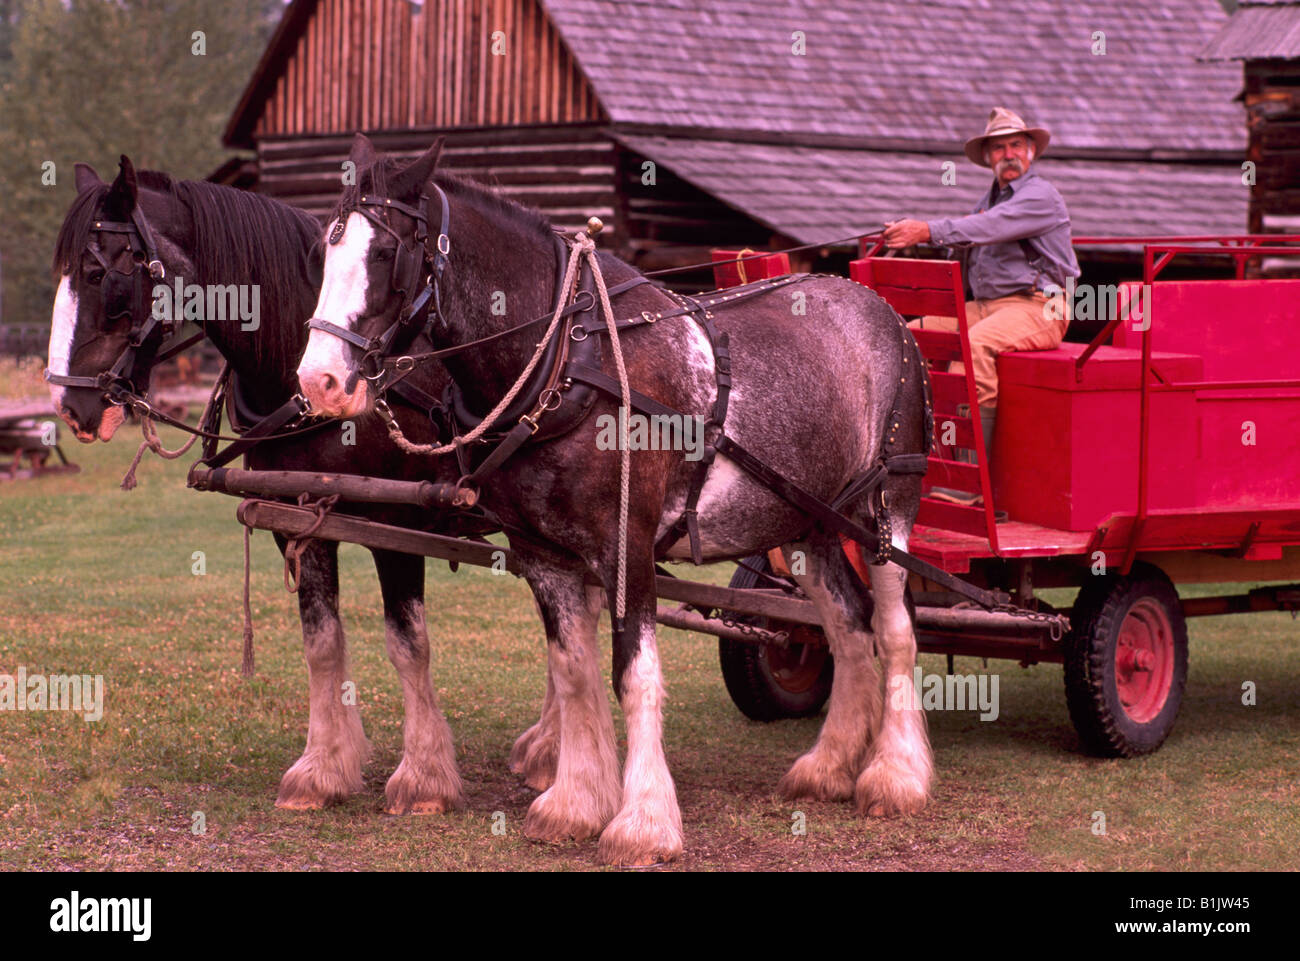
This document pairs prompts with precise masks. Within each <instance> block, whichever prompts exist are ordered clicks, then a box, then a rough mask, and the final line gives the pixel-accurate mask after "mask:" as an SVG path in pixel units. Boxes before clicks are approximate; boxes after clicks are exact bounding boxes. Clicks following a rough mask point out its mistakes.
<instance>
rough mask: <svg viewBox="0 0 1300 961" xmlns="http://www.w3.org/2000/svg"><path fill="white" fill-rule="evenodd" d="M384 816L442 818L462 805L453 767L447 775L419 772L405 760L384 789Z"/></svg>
mask: <svg viewBox="0 0 1300 961" xmlns="http://www.w3.org/2000/svg"><path fill="white" fill-rule="evenodd" d="M384 798H385V802H386V803H385V804H384V813H386V814H393V815H402V814H445V813H447V812H448V811H454V810H456V809H457V808H459V807H462V806H463V804H464V798H463V794H462V791H461V782H460V775H459V774H458V773H457V772H456V768H455V766H454V765H453V766H452V767H451V768H450V769H449V770H446V771H420V770H419V769H418V768H417V767H416V765H414V764H411V763H410V762H409V761H408V760H407V759H406V758H405V757H404V758H402V763H401V764H399V765H398V766H397V770H396V771H394V772H393V776H392V777H390V778H389V779H388V785H387V786H386V787H385V788H384Z"/></svg>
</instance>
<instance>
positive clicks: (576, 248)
mask: <svg viewBox="0 0 1300 961" xmlns="http://www.w3.org/2000/svg"><path fill="white" fill-rule="evenodd" d="M582 236H585V235H580V237H579V238H578V239H576V240H574V242H573V247H572V249H571V251H570V253H569V266H568V268H567V269H566V270H565V273H564V286H563V287H562V288H561V289H562V290H565V291H568V290H570V289H572V288H573V285H574V284H575V283H576V279H577V276H578V265H579V263H580V262H581V260H582V255H583V252H584V248H583V245H582ZM586 240H587V244H588V247H590V248H592V249H594V244H592V242H591V238H590V237H587V238H586ZM597 273H598V271H597ZM566 299H567V298H565V297H558V298H556V303H555V314H554V315H553V316H552V317H551V324H550V326H549V327H547V328H546V334H545V335H544V336H543V337H542V340H541V342H540V343H539V344H538V345H537V350H536V351H534V353H533V356H532V358H531V359H530V360H529V361H528V365H527V366H526V367H525V368H524V370H523V373H521V374H520V375H519V379H518V380H516V381H515V382H514V385H513V386H512V387H511V388H510V389H509V390H508V391H506V394H505V396H504V397H502V398H501V400H499V401H498V402H497V405H496V406H495V407H493V408H492V409H491V410H490V411H488V414H487V416H486V417H484V418H483V420H482V421H481V422H480V423H479V425H478V426H477V427H475V428H474V429H473V430H471V431H470V432H469V433H467V434H459V435H457V436H456V437H453V438H452V440H451V442H450V443H447V444H413V443H412V442H411V441H409V440H407V439H406V435H405V434H403V433H402V428H401V426H400V425H399V424H398V423H397V420H396V418H394V417H392V415H391V412H389V411H388V410H387V402H385V401H384V400H383V399H382V398H380V399H379V400H376V401H375V407H376V408H377V409H378V410H379V413H380V414H381V415H382V416H383V419H384V423H385V424H386V425H387V427H388V436H389V437H391V438H392V439H393V443H394V444H396V445H397V446H398V447H399V448H400V449H401V450H403V451H405V452H406V453H408V454H427V455H429V456H431V457H436V456H438V455H441V454H450V453H451V452H452V451H454V450H456V449H457V448H459V447H464V446H466V445H467V444H473V443H474V442H476V441H477V440H478V439H479V438H480V437H482V436H483V435H484V434H486V433H487V432H488V431H489V430H491V429H492V427H493V425H495V424H496V421H497V418H499V417H500V416H501V413H502V411H504V410H505V409H506V408H507V407H509V406H510V403H511V402H512V401H513V400H514V399H515V396H516V395H517V394H518V393H519V392H520V391H521V390H523V389H524V385H525V384H527V383H528V378H529V377H531V376H532V373H533V370H534V369H535V368H536V367H537V365H538V364H539V363H541V360H542V357H543V356H545V354H546V346H547V344H549V343H550V342H551V338H552V337H554V336H555V332H556V330H558V329H559V326H560V320H561V319H562V318H563V317H564V302H565V300H566ZM607 302H608V301H607Z"/></svg>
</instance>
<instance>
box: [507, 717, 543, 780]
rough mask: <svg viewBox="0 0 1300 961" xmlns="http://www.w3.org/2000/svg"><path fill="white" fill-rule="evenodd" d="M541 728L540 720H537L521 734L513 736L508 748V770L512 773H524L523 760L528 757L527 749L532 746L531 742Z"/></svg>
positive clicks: (535, 738)
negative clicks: (513, 741) (512, 741)
mask: <svg viewBox="0 0 1300 961" xmlns="http://www.w3.org/2000/svg"><path fill="white" fill-rule="evenodd" d="M541 729H542V722H541V721H538V722H537V723H536V724H534V725H533V726H532V727H530V728H529V729H528V730H526V731H524V733H523V734H520V735H519V736H518V737H517V738H515V743H514V744H513V745H512V746H511V748H510V771H511V773H512V774H523V773H524V761H525V760H526V759H527V757H528V749H529V748H530V747H532V744H533V742H534V741H535V740H537V737H538V735H539V734H540V733H541Z"/></svg>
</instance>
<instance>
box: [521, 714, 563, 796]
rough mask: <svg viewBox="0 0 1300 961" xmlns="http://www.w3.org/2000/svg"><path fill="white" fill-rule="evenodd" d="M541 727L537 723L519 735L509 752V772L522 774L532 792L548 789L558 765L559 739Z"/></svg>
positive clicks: (553, 780) (552, 782)
mask: <svg viewBox="0 0 1300 961" xmlns="http://www.w3.org/2000/svg"><path fill="white" fill-rule="evenodd" d="M541 727H542V724H541V722H540V721H539V722H538V723H536V724H534V725H533V726H532V727H530V728H529V729H528V730H527V731H525V732H524V733H523V734H521V735H519V739H518V740H517V741H515V746H514V748H513V749H511V751H510V770H512V771H514V772H515V773H516V774H522V775H523V777H524V783H525V784H527V785H528V786H529V787H530V788H532V789H533V790H534V791H546V790H549V789H550V787H551V785H552V784H554V783H555V771H556V768H557V767H558V766H559V763H560V742H559V739H558V738H557V737H556V736H555V735H554V734H553V733H551V732H549V731H543V730H541Z"/></svg>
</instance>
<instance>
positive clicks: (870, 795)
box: [853, 758, 930, 818]
mask: <svg viewBox="0 0 1300 961" xmlns="http://www.w3.org/2000/svg"><path fill="white" fill-rule="evenodd" d="M853 796H854V800H855V802H856V804H857V808H858V813H859V814H863V815H866V816H867V817H874V818H888V817H898V816H900V815H905V814H918V813H920V812H921V811H922V810H924V808H925V806H926V804H927V803H928V802H929V799H930V776H929V772H928V771H918V770H914V769H913V768H911V767H909V766H908V765H906V764H901V763H899V762H897V761H892V760H888V759H882V758H877V759H875V760H873V761H872V762H871V763H870V764H869V765H867V768H866V770H865V771H863V772H862V774H861V775H860V776H859V777H858V783H857V786H856V787H855V789H854V792H853Z"/></svg>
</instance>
